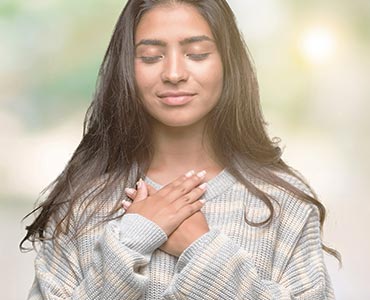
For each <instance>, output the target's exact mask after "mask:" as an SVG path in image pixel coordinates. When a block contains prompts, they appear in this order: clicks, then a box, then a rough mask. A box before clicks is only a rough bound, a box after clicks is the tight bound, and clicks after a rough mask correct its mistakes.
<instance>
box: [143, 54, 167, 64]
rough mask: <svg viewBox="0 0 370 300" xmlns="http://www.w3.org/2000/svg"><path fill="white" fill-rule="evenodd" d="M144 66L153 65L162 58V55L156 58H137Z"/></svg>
mask: <svg viewBox="0 0 370 300" xmlns="http://www.w3.org/2000/svg"><path fill="white" fill-rule="evenodd" d="M139 58H140V59H141V60H142V61H143V62H144V63H146V64H154V63H156V62H158V61H160V60H161V59H162V58H163V55H156V56H141V57H139Z"/></svg>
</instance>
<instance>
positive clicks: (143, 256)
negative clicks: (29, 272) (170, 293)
mask: <svg viewBox="0 0 370 300" xmlns="http://www.w3.org/2000/svg"><path fill="white" fill-rule="evenodd" d="M49 234H50V232H49ZM166 240H167V236H166V234H165V233H164V231H162V229H161V228H160V227H159V226H157V225H156V224H155V223H153V222H151V221H150V220H148V219H146V218H144V217H142V216H140V215H138V214H127V215H124V216H123V217H122V218H121V219H120V220H114V221H110V222H108V223H107V225H106V227H105V229H104V232H103V234H102V235H101V236H100V238H99V239H98V241H97V243H96V245H95V248H94V254H93V257H92V262H91V265H90V268H89V269H88V271H87V272H84V273H83V271H82V269H81V267H80V260H82V259H84V257H82V256H81V252H80V251H78V249H77V244H76V241H75V239H73V238H71V237H70V236H68V235H62V234H60V235H59V237H58V239H52V240H50V239H49V240H45V241H44V242H43V243H42V247H41V249H40V251H39V252H38V254H37V257H36V259H35V280H34V284H33V286H32V288H31V291H30V294H29V298H28V299H29V300H41V299H48V300H56V299H58V300H61V299H71V300H72V299H78V300H85V299H86V300H87V299H94V300H96V299H111V300H115V299H117V300H118V299H119V300H124V299H130V300H131V299H132V300H135V299H139V298H140V297H141V296H142V295H143V293H144V291H145V288H146V286H147V284H148V278H147V277H146V276H144V275H142V274H140V271H139V270H140V267H143V266H145V265H147V264H148V263H149V261H150V258H151V255H152V253H153V251H154V250H155V249H156V248H158V247H160V245H161V244H163V243H164V242H165V241H166ZM82 251H83V250H82Z"/></svg>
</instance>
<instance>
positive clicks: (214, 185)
mask: <svg viewBox="0 0 370 300" xmlns="http://www.w3.org/2000/svg"><path fill="white" fill-rule="evenodd" d="M144 181H145V182H146V183H148V184H150V185H151V186H153V187H154V188H155V189H157V190H159V189H161V188H162V187H163V185H160V184H159V183H156V182H155V181H153V180H152V179H150V178H149V177H147V176H145V177H144ZM236 181H237V180H236V178H235V177H234V176H232V175H231V174H230V173H229V172H228V171H227V169H226V168H225V169H223V170H222V171H221V172H220V173H218V174H217V175H216V176H214V177H213V178H211V179H210V180H208V182H207V190H206V192H205V194H204V195H203V197H202V198H205V199H206V200H211V199H212V198H214V197H217V196H219V195H221V194H223V193H224V192H225V191H226V190H228V189H229V188H230V187H231V186H232V185H233V184H234V183H235V182H236Z"/></svg>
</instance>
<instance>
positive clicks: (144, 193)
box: [134, 178, 148, 202]
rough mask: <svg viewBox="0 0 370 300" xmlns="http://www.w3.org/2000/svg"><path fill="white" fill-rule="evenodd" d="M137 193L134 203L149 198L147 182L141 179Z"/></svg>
mask: <svg viewBox="0 0 370 300" xmlns="http://www.w3.org/2000/svg"><path fill="white" fill-rule="evenodd" d="M136 185H137V193H136V196H135V199H134V202H139V201H142V200H144V199H145V198H147V197H148V187H147V185H146V184H145V182H144V181H143V180H142V179H141V178H140V179H139V181H138V182H137V184H136Z"/></svg>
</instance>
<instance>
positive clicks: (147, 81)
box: [135, 64, 153, 95]
mask: <svg viewBox="0 0 370 300" xmlns="http://www.w3.org/2000/svg"><path fill="white" fill-rule="evenodd" d="M150 74H151V71H150V70H146V69H145V68H143V67H142V66H141V65H139V64H136V65H135V81H136V85H137V87H138V92H139V93H140V94H141V95H143V94H145V92H146V91H147V90H148V89H150V87H151V86H152V85H153V76H150Z"/></svg>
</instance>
